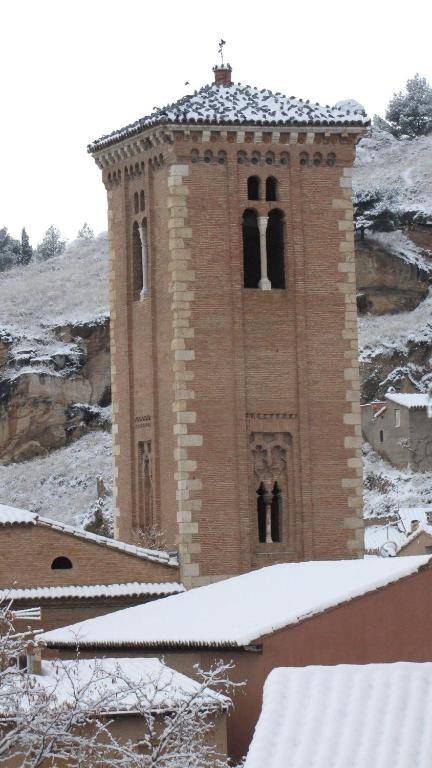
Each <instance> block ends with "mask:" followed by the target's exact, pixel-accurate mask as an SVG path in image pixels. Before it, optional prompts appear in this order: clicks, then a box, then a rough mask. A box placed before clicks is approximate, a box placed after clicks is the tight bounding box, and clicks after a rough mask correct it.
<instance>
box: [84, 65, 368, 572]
mask: <svg viewBox="0 0 432 768" xmlns="http://www.w3.org/2000/svg"><path fill="white" fill-rule="evenodd" d="M214 71H215V82H214V83H213V84H212V85H209V86H205V87H204V88H202V89H201V90H200V91H198V92H195V94H194V95H191V96H189V95H188V96H185V97H184V98H183V99H181V100H180V101H179V102H176V103H175V104H172V105H170V106H168V107H166V108H165V109H163V110H156V111H155V112H154V113H153V114H152V115H151V116H149V117H147V118H143V119H141V120H139V121H137V123H135V124H133V125H131V126H128V127H127V128H125V129H122V130H120V131H117V132H116V133H114V134H111V135H109V136H107V137H103V138H102V139H99V140H98V141H96V142H94V144H92V145H90V147H89V151H90V152H91V154H92V155H93V157H94V158H95V160H96V162H97V164H98V165H99V167H100V168H101V169H102V177H103V182H104V184H105V186H106V189H107V192H108V211H109V213H108V216H109V242H110V301H111V350H112V361H113V367H112V393H113V419H114V421H113V424H114V426H113V433H114V455H115V469H114V474H115V484H116V509H117V512H116V531H117V536H118V537H120V538H121V539H123V540H124V541H128V540H132V537H133V531H134V530H135V529H144V530H147V529H152V528H157V529H160V530H162V531H163V532H164V535H165V537H166V540H167V543H168V546H169V547H172V548H176V549H178V551H179V555H180V563H181V578H182V580H183V582H184V583H185V584H186V585H199V584H205V583H208V582H210V581H214V580H217V579H220V578H223V577H226V576H230V575H233V574H236V573H242V572H244V571H247V570H249V569H251V568H256V567H260V566H263V565H269V564H271V563H273V562H280V561H292V560H302V559H322V558H340V557H356V556H360V555H361V554H362V552H363V535H362V517H361V474H362V467H361V455H360V443H361V426H360V405H359V377H358V365H357V328H356V303H355V267H354V244H353V221H352V203H351V166H352V162H353V158H354V150H355V144H356V142H357V141H358V139H359V137H360V136H361V135H362V132H363V130H364V125H365V124H367V118H366V116H365V114H364V112H363V111H361V108H359V106H358V105H357V107H356V106H355V104H354V106H353V104H352V103H349V104H347V103H345V104H343V105H342V104H341V105H339V106H337V107H334V108H331V109H330V108H324V107H319V105H311V104H309V103H308V102H301V101H300V100H297V99H294V98H290V99H287V98H286V97H283V96H281V94H273V93H271V92H270V91H265V90H263V91H258V90H257V89H253V88H249V86H240V85H235V84H233V83H231V68H230V67H229V66H225V67H222V66H221V67H215V70H214Z"/></svg>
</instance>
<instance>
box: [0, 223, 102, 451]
mask: <svg viewBox="0 0 432 768" xmlns="http://www.w3.org/2000/svg"><path fill="white" fill-rule="evenodd" d="M106 261H107V242H106V237H104V236H103V237H101V238H98V240H97V241H95V242H90V243H89V242H85V241H84V242H77V243H75V244H74V245H73V246H72V247H71V248H69V249H68V250H67V251H66V254H64V255H63V256H61V257H57V258H56V259H51V260H50V261H49V262H43V263H39V264H38V263H36V264H31V265H29V266H27V267H25V268H23V267H20V268H17V269H14V270H11V271H10V272H9V273H6V274H4V275H2V276H1V279H0V301H1V299H2V298H4V301H2V302H1V307H2V309H1V315H0V324H1V323H2V324H3V329H2V330H1V331H0V463H2V464H5V463H9V462H12V461H22V460H25V459H30V458H34V457H35V456H41V455H45V454H47V453H49V452H50V451H52V450H54V449H57V448H60V447H62V446H64V445H66V444H68V443H70V442H71V441H73V440H76V439H77V438H79V437H81V436H82V435H84V434H86V433H87V432H88V431H90V430H94V429H104V428H109V419H107V415H106V413H107V412H106V409H107V406H109V405H110V402H111V381H110V350H109V318H108V316H107V307H106ZM28 286H31V291H30V292H29V297H30V298H28V297H27V296H26V288H27V289H28ZM11 290H12V291H14V293H15V302H16V305H15V304H12V303H11V301H10V299H11V297H12V295H13V294H12V293H11ZM20 301H22V302H23V304H22V305H21V306H20V305H19V302H20ZM29 304H30V306H29ZM8 310H9V312H8ZM98 310H99V311H98Z"/></svg>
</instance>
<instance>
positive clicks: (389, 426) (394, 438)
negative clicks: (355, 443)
mask: <svg viewBox="0 0 432 768" xmlns="http://www.w3.org/2000/svg"><path fill="white" fill-rule="evenodd" d="M427 404H428V396H427V395H426V394H420V393H405V392H404V393H397V392H387V394H386V396H385V400H382V401H374V402H372V403H367V404H366V405H363V406H362V408H361V412H362V431H363V436H364V438H365V440H367V442H368V443H370V445H371V446H372V448H373V449H374V451H376V452H377V453H379V454H380V456H382V457H383V458H384V459H386V460H387V461H389V462H390V463H391V464H393V465H394V466H395V467H399V468H401V469H402V468H403V467H410V468H411V469H413V470H414V472H427V471H429V470H432V419H430V418H428V415H427Z"/></svg>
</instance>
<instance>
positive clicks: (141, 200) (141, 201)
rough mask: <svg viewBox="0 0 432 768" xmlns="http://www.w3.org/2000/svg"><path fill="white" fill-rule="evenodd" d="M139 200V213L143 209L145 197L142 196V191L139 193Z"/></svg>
mask: <svg viewBox="0 0 432 768" xmlns="http://www.w3.org/2000/svg"><path fill="white" fill-rule="evenodd" d="M139 200H140V211H143V210H144V209H145V195H144V190H143V189H142V190H141V192H140V196H139Z"/></svg>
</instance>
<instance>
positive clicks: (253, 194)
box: [247, 176, 260, 200]
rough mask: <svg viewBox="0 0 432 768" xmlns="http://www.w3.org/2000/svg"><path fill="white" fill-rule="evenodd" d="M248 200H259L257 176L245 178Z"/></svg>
mask: <svg viewBox="0 0 432 768" xmlns="http://www.w3.org/2000/svg"><path fill="white" fill-rule="evenodd" d="M247 193H248V200H259V196H260V180H259V178H258V176H249V178H248V180H247Z"/></svg>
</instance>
